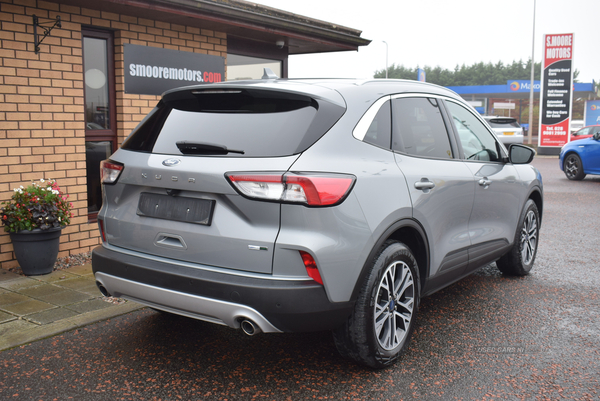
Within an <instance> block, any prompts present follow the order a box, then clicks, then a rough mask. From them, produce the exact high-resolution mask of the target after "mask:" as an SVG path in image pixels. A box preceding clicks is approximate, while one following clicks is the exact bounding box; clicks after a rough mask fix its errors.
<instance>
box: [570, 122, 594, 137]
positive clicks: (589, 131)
mask: <svg viewBox="0 0 600 401" xmlns="http://www.w3.org/2000/svg"><path fill="white" fill-rule="evenodd" d="M596 132H600V125H589V126H587V127H583V128H582V129H580V130H579V131H577V132H574V133H573V134H571V141H576V140H578V139H585V138H591V137H593V136H594V134H595V133H596Z"/></svg>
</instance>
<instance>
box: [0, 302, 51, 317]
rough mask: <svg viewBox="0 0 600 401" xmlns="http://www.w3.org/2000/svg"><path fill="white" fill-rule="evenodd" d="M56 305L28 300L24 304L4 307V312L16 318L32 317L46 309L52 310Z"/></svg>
mask: <svg viewBox="0 0 600 401" xmlns="http://www.w3.org/2000/svg"><path fill="white" fill-rule="evenodd" d="M54 307H55V305H52V304H49V303H47V302H42V301H38V300H37V299H27V300H26V301H24V302H19V303H17V304H11V305H4V306H3V307H2V310H3V311H5V312H8V313H12V314H13V315H16V316H25V315H30V314H32V313H37V312H41V311H43V310H46V309H52V308H54Z"/></svg>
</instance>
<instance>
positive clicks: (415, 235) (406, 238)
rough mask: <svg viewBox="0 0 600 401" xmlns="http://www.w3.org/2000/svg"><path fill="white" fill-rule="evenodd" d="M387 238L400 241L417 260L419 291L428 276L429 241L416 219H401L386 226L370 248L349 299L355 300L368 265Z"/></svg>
mask: <svg viewBox="0 0 600 401" xmlns="http://www.w3.org/2000/svg"><path fill="white" fill-rule="evenodd" d="M388 240H395V241H398V242H402V243H403V244H404V245H406V246H407V247H408V248H409V249H410V251H411V252H412V254H413V256H414V257H415V259H416V260H417V265H418V267H419V294H420V293H421V289H422V288H423V286H424V285H425V281H426V280H427V277H428V276H429V241H428V240H427V236H426V235H425V230H424V229H423V227H422V226H421V225H420V224H419V223H418V222H417V221H415V220H412V219H403V220H399V221H397V222H396V223H394V224H392V225H391V226H390V227H388V229H387V230H385V231H384V233H383V234H382V235H381V236H380V237H379V239H378V240H377V241H376V242H375V245H374V246H373V248H372V249H371V252H369V256H368V257H367V259H366V261H365V264H364V266H363V268H362V270H361V272H360V275H359V277H358V280H357V281H356V284H355V285H354V290H353V291H352V298H351V299H353V300H355V299H356V298H357V296H358V292H359V291H360V288H361V286H362V283H363V281H364V280H365V277H366V276H367V274H368V271H367V269H368V266H370V265H371V264H372V263H373V261H374V259H375V257H376V255H377V253H378V251H379V249H381V247H382V246H383V244H384V243H385V242H386V241H388Z"/></svg>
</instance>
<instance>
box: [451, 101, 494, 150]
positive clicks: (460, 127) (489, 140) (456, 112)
mask: <svg viewBox="0 0 600 401" xmlns="http://www.w3.org/2000/svg"><path fill="white" fill-rule="evenodd" d="M446 104H447V106H448V110H449V111H450V115H451V116H452V121H453V122H454V126H455V128H456V131H457V132H458V136H459V139H460V143H461V145H462V148H463V151H464V153H465V158H466V159H468V160H485V161H496V160H498V159H499V155H500V152H501V150H500V145H498V143H497V142H496V139H495V138H494V136H493V135H492V133H491V132H489V131H488V129H487V128H486V127H485V125H484V124H483V123H482V122H481V121H480V120H479V119H478V118H477V117H475V115H474V114H473V113H471V111H469V110H467V109H466V108H465V107H463V106H461V105H459V104H456V103H454V102H446Z"/></svg>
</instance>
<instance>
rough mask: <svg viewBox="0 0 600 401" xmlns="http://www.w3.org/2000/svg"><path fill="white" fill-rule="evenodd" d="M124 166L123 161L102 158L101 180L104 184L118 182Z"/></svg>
mask: <svg viewBox="0 0 600 401" xmlns="http://www.w3.org/2000/svg"><path fill="white" fill-rule="evenodd" d="M123 167H124V166H123V165H122V164H121V163H117V162H113V161H110V160H102V161H101V162H100V180H101V181H102V184H109V185H110V184H114V183H116V182H117V180H118V179H119V176H120V175H121V172H122V171H123Z"/></svg>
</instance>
